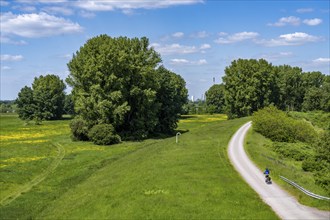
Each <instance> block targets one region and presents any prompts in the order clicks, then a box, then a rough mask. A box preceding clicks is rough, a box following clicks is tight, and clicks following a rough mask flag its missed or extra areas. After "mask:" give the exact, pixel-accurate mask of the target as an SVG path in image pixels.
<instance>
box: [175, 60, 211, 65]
mask: <svg viewBox="0 0 330 220" xmlns="http://www.w3.org/2000/svg"><path fill="white" fill-rule="evenodd" d="M170 64H172V65H198V66H199V65H204V64H207V61H206V60H205V59H200V60H197V61H189V60H187V59H171V62H170Z"/></svg>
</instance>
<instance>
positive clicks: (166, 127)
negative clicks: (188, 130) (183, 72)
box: [156, 66, 188, 133]
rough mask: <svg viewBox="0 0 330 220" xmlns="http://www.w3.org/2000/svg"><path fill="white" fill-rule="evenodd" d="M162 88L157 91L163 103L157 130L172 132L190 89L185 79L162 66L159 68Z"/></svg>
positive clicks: (158, 98) (158, 99)
mask: <svg viewBox="0 0 330 220" xmlns="http://www.w3.org/2000/svg"><path fill="white" fill-rule="evenodd" d="M157 72H158V74H159V75H158V77H159V84H160V88H159V90H158V91H157V99H156V100H157V102H159V103H160V104H161V106H160V110H159V113H158V120H159V123H158V125H157V128H156V131H157V132H161V133H171V132H173V130H174V129H175V128H176V127H177V122H178V120H179V116H180V113H181V112H182V111H183V106H184V105H185V104H187V102H188V99H187V96H188V90H187V89H186V82H185V81H184V79H183V78H182V77H181V76H179V75H177V74H175V73H173V72H171V71H169V70H167V69H165V67H163V66H161V67H159V68H158V69H157Z"/></svg>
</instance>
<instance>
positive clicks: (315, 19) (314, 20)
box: [303, 18, 322, 26]
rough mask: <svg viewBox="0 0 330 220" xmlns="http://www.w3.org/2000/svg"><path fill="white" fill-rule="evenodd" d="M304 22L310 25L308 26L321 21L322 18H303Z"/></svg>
mask: <svg viewBox="0 0 330 220" xmlns="http://www.w3.org/2000/svg"><path fill="white" fill-rule="evenodd" d="M303 22H304V24H307V25H310V26H316V25H319V24H321V23H322V19H319V18H314V19H305V20H304V21H303Z"/></svg>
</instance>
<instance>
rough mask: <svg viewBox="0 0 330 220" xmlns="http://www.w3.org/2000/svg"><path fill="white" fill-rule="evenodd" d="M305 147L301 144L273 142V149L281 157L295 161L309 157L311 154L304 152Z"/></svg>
mask: <svg viewBox="0 0 330 220" xmlns="http://www.w3.org/2000/svg"><path fill="white" fill-rule="evenodd" d="M305 148H306V145H304V144H302V143H283V142H274V143H273V149H274V151H275V152H277V153H279V154H280V155H282V156H283V157H286V158H292V159H294V160H295V161H303V160H305V159H306V158H308V157H310V156H311V154H310V153H309V152H308V151H307V150H305Z"/></svg>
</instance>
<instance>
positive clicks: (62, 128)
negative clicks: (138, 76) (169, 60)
mask: <svg viewBox="0 0 330 220" xmlns="http://www.w3.org/2000/svg"><path fill="white" fill-rule="evenodd" d="M225 119H226V117H225V116H224V115H213V116H185V117H184V118H183V119H182V120H181V121H180V123H179V128H178V129H179V131H180V132H181V133H182V135H181V136H180V137H179V143H178V144H176V143H175V137H170V138H166V139H148V140H145V141H141V142H123V143H121V144H118V145H114V146H111V147H109V146H96V145H93V144H92V143H88V142H87V143H86V142H85V143H83V142H72V141H71V139H70V137H69V136H70V135H69V128H68V123H69V120H62V121H51V122H43V124H42V125H33V124H31V125H24V123H23V122H22V121H20V120H19V119H18V118H17V116H15V115H1V133H0V135H1V168H0V171H1V185H0V186H1V197H0V198H1V209H0V215H1V219H105V218H107V219H160V218H162V219H238V218H240V219H265V218H267V219H277V216H276V215H275V214H274V213H273V211H272V210H271V209H270V208H269V207H268V206H267V205H265V204H264V203H263V202H262V201H261V199H260V198H259V197H258V195H257V194H256V193H255V192H254V191H253V190H252V189H250V188H249V187H248V186H247V184H245V182H244V181H243V180H242V179H241V177H240V176H239V174H238V173H236V172H235V171H234V169H233V167H232V165H231V164H230V162H229V160H228V157H227V144H228V141H229V139H230V137H231V135H232V134H233V133H234V132H235V131H236V130H237V129H238V128H239V127H240V126H241V125H242V124H243V123H245V122H246V121H248V120H249V119H248V118H243V119H238V120H230V121H227V120H225Z"/></svg>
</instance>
